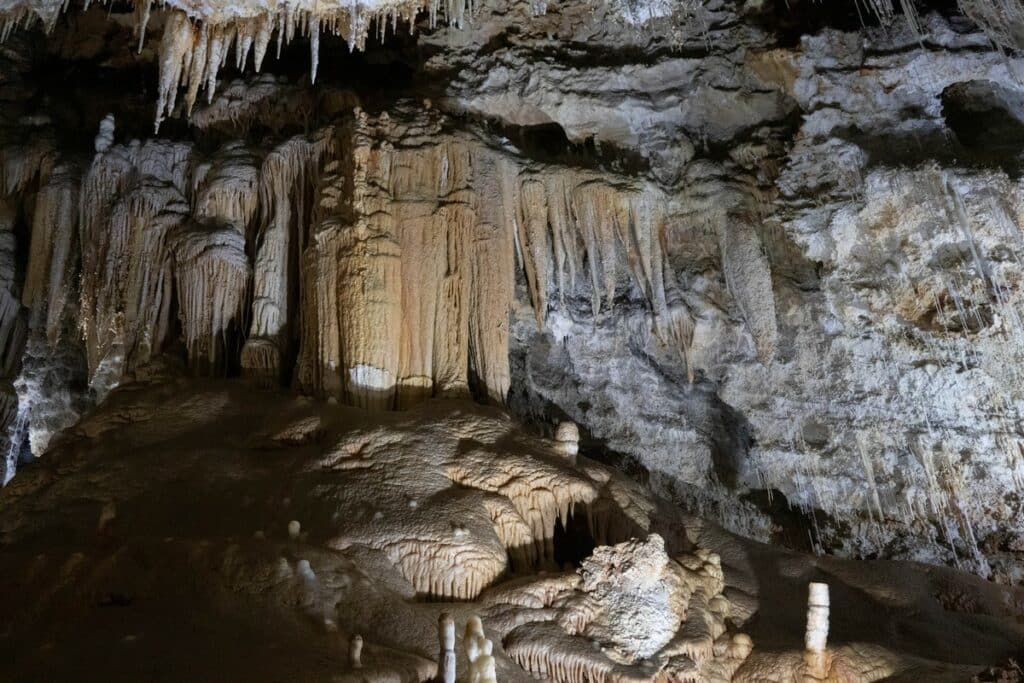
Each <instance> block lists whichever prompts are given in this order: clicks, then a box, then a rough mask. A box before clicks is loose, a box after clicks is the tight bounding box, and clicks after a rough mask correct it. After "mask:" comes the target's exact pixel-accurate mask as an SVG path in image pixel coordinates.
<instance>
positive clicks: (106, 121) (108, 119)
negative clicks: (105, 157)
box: [93, 114, 115, 154]
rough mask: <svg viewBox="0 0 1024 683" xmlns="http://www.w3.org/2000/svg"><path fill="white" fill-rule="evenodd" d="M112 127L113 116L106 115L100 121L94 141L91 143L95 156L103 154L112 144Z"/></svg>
mask: <svg viewBox="0 0 1024 683" xmlns="http://www.w3.org/2000/svg"><path fill="white" fill-rule="evenodd" d="M114 126H115V124H114V115H113V114H107V115H106V116H104V117H103V120H102V121H100V127H99V131H97V133H96V140H95V141H94V143H93V147H94V148H95V150H96V154H103V153H104V152H106V151H107V150H108V149H110V147H111V145H113V144H114Z"/></svg>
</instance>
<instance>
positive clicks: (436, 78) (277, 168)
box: [0, 2, 1024, 581]
mask: <svg viewBox="0 0 1024 683" xmlns="http://www.w3.org/2000/svg"><path fill="white" fill-rule="evenodd" d="M782 5H783V4H782V3H771V2H764V3H754V2H748V3H730V2H706V3H701V4H699V5H685V4H684V5H681V6H679V7H676V6H667V5H666V6H662V5H660V4H658V3H646V4H643V5H642V6H628V7H627V6H625V5H622V6H619V5H618V4H616V3H607V4H603V5H600V6H592V5H589V4H584V3H563V4H560V5H559V6H557V7H555V6H550V7H548V8H547V11H546V12H543V11H538V10H541V9H543V8H539V7H537V6H534V5H530V4H527V3H512V4H506V3H483V4H482V5H480V6H479V7H475V8H474V11H473V12H472V14H471V15H461V14H459V12H460V11H461V10H460V8H458V7H455V6H452V7H448V8H447V10H448V14H447V15H446V19H448V20H449V21H450V23H451V24H452V25H451V26H445V25H442V24H443V22H442V23H441V24H439V23H438V22H437V21H436V17H435V16H433V14H431V15H430V16H428V17H426V18H424V19H422V20H421V21H420V22H419V25H418V26H416V28H417V34H416V36H415V37H414V38H411V39H408V40H409V41H410V42H407V43H403V44H400V45H398V44H397V41H398V40H399V39H398V36H397V33H402V31H401V30H399V31H398V32H397V33H396V32H395V27H394V25H393V23H392V22H393V21H394V20H395V18H396V17H402V18H403V21H408V22H410V23H413V22H415V21H416V20H415V19H414V18H413V17H414V15H413V14H409V13H408V12H406V13H405V14H403V12H402V11H399V10H398V9H396V8H392V7H382V8H377V9H379V10H380V12H378V13H377V14H376V15H374V14H373V13H370V14H367V15H366V17H365V22H366V24H365V26H363V25H358V26H356V25H352V24H351V22H349V23H345V22H346V21H349V20H348V19H345V20H344V21H343V20H342V17H341V15H338V16H333V15H332V16H326V15H324V16H321V15H316V14H314V13H306V14H303V13H302V12H296V13H294V16H293V15H292V14H288V16H284V15H278V14H268V15H261V16H257V17H255V18H253V17H247V18H244V19H238V18H237V17H233V16H229V14H217V15H210V16H207V17H205V18H204V20H203V21H201V22H198V23H195V22H188V21H186V20H185V19H184V18H183V16H184V15H182V14H181V12H179V11H177V10H175V9H170V10H167V11H158V10H157V9H156V8H149V7H148V5H147V6H146V7H144V8H138V9H137V10H136V11H135V12H123V11H121V12H113V13H112V18H110V19H108V18H107V17H106V16H105V15H106V14H107V12H105V11H104V10H103V9H101V8H93V9H91V10H89V11H88V12H84V13H83V12H80V11H71V12H69V13H67V14H64V15H58V14H55V15H54V18H53V20H52V22H46V23H49V24H52V31H51V33H50V34H49V35H50V37H49V38H48V39H44V38H43V34H42V33H41V32H40V31H35V32H33V31H20V30H19V31H12V32H11V34H10V36H9V37H8V38H7V42H6V43H4V46H3V48H2V50H3V52H2V59H3V60H4V61H3V67H4V68H3V73H4V76H3V79H2V81H0V95H2V99H3V101H4V102H5V103H10V106H5V107H4V111H3V113H2V114H0V117H2V119H0V127H2V133H0V140H2V143H0V162H2V163H0V169H2V174H3V175H2V178H0V180H2V182H0V188H2V190H3V198H2V203H0V271H2V272H0V275H2V278H0V341H2V342H3V354H2V358H3V377H4V382H3V386H4V389H3V394H2V395H3V397H4V399H3V404H2V407H3V415H4V416H5V417H4V420H5V424H6V425H8V427H7V428H8V430H9V434H10V436H9V442H10V444H11V445H10V446H8V447H6V448H7V458H6V461H5V462H6V465H5V468H6V472H7V475H6V476H10V474H11V473H12V472H13V470H14V468H15V465H16V462H17V461H18V460H19V459H25V458H27V457H28V452H29V451H31V453H32V454H35V455H36V456H38V455H41V454H42V453H43V452H45V449H46V446H47V442H48V441H49V439H51V438H52V437H53V435H54V434H56V433H57V432H59V430H60V429H62V428H64V427H66V426H68V425H70V424H73V423H74V422H75V421H76V420H77V419H78V416H79V415H80V414H81V413H82V411H84V410H85V409H86V408H87V406H88V405H90V404H92V403H95V402H96V401H99V400H102V398H103V396H104V395H105V394H106V392H108V391H109V389H110V388H111V387H112V386H115V385H117V384H119V383H122V382H125V381H129V380H130V379H132V378H133V377H139V376H143V375H147V376H148V375H150V374H153V373H161V372H165V371H167V368H168V367H169V366H170V367H173V366H179V367H180V368H183V369H185V370H186V371H188V372H192V373H196V374H210V375H225V374H241V375H244V376H248V377H251V378H253V380H254V382H255V383H256V384H258V385H260V386H264V387H271V388H273V387H280V386H284V387H289V388H292V389H294V390H297V391H301V392H303V393H307V394H311V395H314V396H318V397H320V398H323V399H327V400H337V401H341V402H345V403H350V404H353V405H358V406H362V407H366V408H378V409H381V408H383V409H401V408H406V407H409V406H411V405H413V404H415V403H416V402H419V401H422V400H424V399H426V398H428V397H431V396H451V395H456V396H457V395H473V396H475V397H476V398H478V399H479V400H481V401H490V402H495V403H507V404H508V406H509V407H510V408H511V409H512V410H513V411H514V412H515V413H516V414H517V415H518V416H519V417H520V419H522V420H523V421H524V422H526V423H528V424H532V425H533V426H534V427H535V428H537V429H539V430H541V431H545V430H550V429H551V425H552V424H553V423H554V421H556V420H557V419H560V418H563V417H566V416H567V417H570V418H572V419H573V420H575V421H576V422H577V423H579V424H580V426H581V428H582V430H583V432H584V440H583V445H584V449H585V450H586V451H587V452H589V453H592V454H594V455H597V456H599V457H601V458H604V459H606V460H608V461H614V462H616V463H618V464H619V465H620V466H622V467H623V468H625V469H627V470H628V471H630V472H632V473H633V474H635V475H636V476H637V477H638V478H641V479H643V480H644V481H646V482H647V483H648V484H649V485H651V486H652V487H654V488H655V489H656V490H657V491H658V492H659V493H662V494H666V495H668V496H669V497H671V498H672V499H673V500H675V501H676V502H678V503H679V504H681V505H685V506H687V507H689V508H691V509H696V510H697V511H700V512H702V513H704V514H708V515H711V516H713V517H715V518H717V519H719V520H720V521H722V522H724V523H725V524H726V525H727V526H728V527H730V528H732V529H734V530H736V531H739V532H741V533H743V534H745V535H748V536H751V537H754V538H758V539H762V540H768V539H771V538H775V539H777V540H778V539H782V540H784V541H785V542H786V543H789V544H791V545H796V546H799V547H804V548H809V549H814V550H816V551H818V552H830V553H838V554H842V555H847V556H858V557H862V556H880V557H899V558H912V559H918V560H923V561H927V562H936V563H948V564H957V565H960V566H963V567H965V568H968V569H970V570H972V571H975V572H977V573H979V574H981V575H983V576H988V577H994V578H997V579H1000V580H1005V581H1018V580H1019V579H1020V578H1021V577H1020V576H1018V575H1017V574H1016V573H1015V572H1019V569H1014V568H1013V567H1014V563H1015V558H1017V557H1019V553H1020V552H1021V551H1022V550H1024V546H1022V545H1021V541H1020V538H1021V533H1022V531H1024V528H1022V526H1021V525H1022V522H1021V521H1020V520H1021V519H1022V515H1021V514H1020V512H1021V510H1020V505H1021V502H1020V496H1019V491H1020V488H1021V486H1022V484H1024V446H1022V445H1021V444H1022V439H1024V433H1022V428H1021V422H1020V410H1021V406H1022V400H1024V396H1022V394H1021V388H1020V386H1021V385H1020V382H1019V381H1018V378H1017V373H1018V370H1017V368H1019V367H1021V364H1020V361H1021V358H1020V355H1021V353H1024V346H1022V344H1021V337H1020V335H1021V333H1022V332H1024V329H1022V322H1021V320H1022V319H1021V316H1022V313H1021V305H1020V304H1021V297H1022V294H1021V285H1022V283H1021V275H1022V274H1021V262H1020V250H1021V248H1022V245H1021V239H1022V237H1021V225H1022V220H1024V215H1022V213H1021V212H1022V210H1024V203H1022V201H1024V196H1022V188H1021V185H1020V165H1019V152H1018V150H1019V144H1018V143H1019V141H1020V140H1021V139H1022V138H1021V137H1020V135H1021V131H1022V130H1024V128H1022V127H1021V126H1022V122H1024V119H1022V117H1024V91H1022V88H1021V86H1020V83H1019V80H1018V77H1017V76H1018V74H1019V73H1021V71H1020V69H1021V66H1022V65H1021V63H1020V60H1019V59H1018V58H1017V57H1015V56H1014V53H1013V52H1012V51H1010V52H1007V50H1012V48H1014V45H1013V44H1012V40H1010V39H1008V38H1006V37H1005V36H1003V37H1002V38H1001V37H1000V36H1002V35H1003V34H1000V33H999V32H998V31H994V29H993V27H992V23H991V22H986V21H984V17H980V19H981V21H980V26H981V28H982V29H987V33H986V32H985V31H983V30H980V29H979V26H978V25H976V24H974V23H972V22H971V21H970V20H969V19H968V18H967V17H964V16H962V14H961V12H960V11H959V10H958V9H957V8H955V7H951V6H948V5H943V6H936V7H935V8H929V7H922V8H921V14H920V16H918V17H916V18H915V19H914V20H913V21H908V17H906V16H902V15H900V14H899V13H898V12H897V13H894V14H892V15H891V16H887V17H886V16H881V17H877V16H870V17H866V18H865V17H862V18H861V19H863V21H864V22H865V24H866V25H862V24H861V23H860V21H858V20H857V19H856V18H851V14H850V12H849V11H847V10H849V9H850V8H846V9H842V8H825V7H819V6H816V5H814V3H795V4H794V7H792V8H786V7H783V6H782ZM963 9H968V8H963ZM225 12H227V10H225ZM36 14H38V12H37V13H36ZM10 16H14V15H13V14H12V15H10ZM19 16H20V19H19V22H21V23H24V22H25V21H26V20H27V19H28V18H31V17H32V16H35V15H34V14H32V13H31V12H30V13H29V14H24V13H23V14H22V15H19ZM972 16H974V18H975V19H976V20H977V19H979V17H978V16H976V13H975V15H972ZM268 17H269V18H268ZM374 17H375V18H374ZM44 18H45V17H44ZM371 19H373V21H371ZM404 26H405V25H404V24H403V27H404ZM132 27H134V28H135V35H133V33H132V31H131V30H130V29H131V28H132ZM385 27H386V30H387V31H389V32H390V34H389V35H388V36H387V37H385V38H383V39H382V38H379V37H378V34H377V33H376V31H377V30H378V29H379V30H384V29H385ZM997 28H998V27H997ZM321 29H323V30H324V35H323V36H322V37H321V35H320V32H321ZM332 33H339V34H341V37H342V38H344V39H345V40H344V43H348V44H349V46H351V47H359V48H364V49H365V51H364V52H362V53H354V54H356V55H364V56H362V57H360V56H348V57H342V56H338V53H336V52H334V51H333V49H334V48H332V44H333V43H332V41H337V38H336V37H335V36H333V35H331V34H332ZM1004 33H1005V32H1004ZM96 35H106V36H109V40H106V41H97V40H96V38H95V36H96ZM271 38H273V39H274V40H276V39H278V38H279V39H280V41H281V44H282V47H280V48H277V47H276V45H274V44H273V43H272V42H270V41H271ZM993 39H994V40H995V43H996V44H995V45H994V44H993ZM367 41H368V42H367ZM338 42H341V41H338ZM344 43H343V44H342V49H343V50H344V51H346V52H347V49H348V47H346V46H345V45H344ZM140 44H141V46H142V47H141V50H140V49H139V45H140ZM389 45H390V46H391V47H388V46H389ZM396 45H397V46H396ZM275 49H276V51H275ZM253 53H254V54H253ZM250 54H253V56H254V57H255V59H254V63H253V67H259V66H262V67H263V72H264V73H262V74H259V75H256V74H253V73H251V72H252V68H250V67H248V66H247V65H248V59H249V55H250ZM374 55H377V57H375V58H374V57H373V56H374ZM346 60H356V61H346ZM360 60H364V61H360ZM374 60H376V65H375V66H374V65H372V64H373V63H374ZM382 63H383V64H386V65H388V66H387V69H388V70H387V71H383V72H380V71H373V69H379V68H380V64H382ZM72 64H77V65H79V66H80V68H82V69H83V70H85V69H89V70H92V71H96V72H97V73H107V74H110V78H109V81H108V82H107V83H106V84H104V83H102V82H99V83H95V84H93V85H95V87H93V88H91V89H90V88H86V86H81V87H80V88H78V89H76V88H74V87H71V88H67V89H66V91H62V90H61V89H60V88H57V87H55V86H54V83H53V79H52V78H49V79H47V78H40V77H39V76H40V74H47V73H52V71H53V69H54V68H56V66H55V65H60V66H62V67H68V66H69V65H72ZM100 65H102V66H100ZM272 65H274V66H272ZM275 66H276V67H277V68H278V69H279V71H280V73H281V75H279V76H275V75H274V74H273V73H267V71H273V69H274V68H275ZM362 69H365V70H366V71H365V72H366V73H387V74H389V75H390V76H389V78H390V77H391V76H393V81H392V83H393V87H394V88H396V89H397V93H396V92H393V91H388V90H387V88H386V87H381V85H382V84H381V83H378V82H373V81H372V79H371V82H369V83H366V82H361V81H360V80H359V79H358V77H357V76H355V75H352V74H353V73H354V72H355V71H356V70H362ZM296 71H297V72H299V73H298V74H295V73H293V72H296ZM407 71H411V72H413V73H415V78H413V79H411V80H410V81H408V82H406V81H405V80H404V77H403V76H401V75H399V74H404V73H406V72H407ZM302 72H305V73H302ZM124 74H134V76H133V78H137V80H138V82H139V84H140V88H139V90H140V91H142V93H143V94H142V95H139V94H138V93H132V94H130V95H129V94H125V93H124V92H123V90H124V88H122V87H118V86H117V85H116V83H117V82H118V78H124ZM314 80H316V81H317V83H316V85H315V86H313V85H311V81H314ZM378 80H388V79H378ZM111 83H114V84H115V85H113V86H111ZM79 102H82V103H85V102H88V103H89V104H88V105H87V106H86V105H83V106H75V105H76V104H77V103H79ZM154 110H155V112H156V114H155V116H154ZM108 113H111V114H112V116H111V117H110V118H107V117H106V115H107V114H108ZM154 120H155V121H156V122H157V124H158V125H159V131H160V132H159V135H158V136H156V137H153V136H152V133H150V132H149V131H150V130H151V124H152V123H153V122H154ZM134 138H138V139H134Z"/></svg>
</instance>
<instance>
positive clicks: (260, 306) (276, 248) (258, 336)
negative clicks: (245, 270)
mask: <svg viewBox="0 0 1024 683" xmlns="http://www.w3.org/2000/svg"><path fill="white" fill-rule="evenodd" d="M334 149H335V137H334V134H333V130H324V131H321V132H320V133H318V134H317V135H316V137H315V138H314V139H313V140H312V141H311V140H307V139H306V138H305V137H303V136H295V137H293V138H291V139H289V140H287V141H285V142H284V143H282V144H281V145H278V146H277V147H276V148H274V149H273V150H272V151H271V152H270V153H269V154H268V155H267V157H266V158H265V159H264V160H263V165H262V167H261V170H260V186H259V203H260V206H261V207H262V219H261V224H260V239H259V250H258V251H257V253H256V260H255V263H254V266H253V302H252V322H251V327H250V329H249V337H248V339H247V340H246V342H245V346H244V347H243V348H242V358H241V365H242V372H243V373H245V374H246V375H249V376H252V377H255V378H256V379H258V380H261V381H264V382H265V383H266V384H268V385H271V386H273V385H276V384H277V383H278V382H279V381H280V380H281V377H282V371H283V359H284V358H285V357H287V353H288V346H289V341H290V339H289V338H290V330H291V320H292V318H293V317H294V315H295V313H294V311H292V304H293V301H294V300H295V299H296V298H297V295H296V292H297V284H298V283H296V282H293V279H294V278H293V276H292V266H291V264H292V263H293V262H295V260H296V258H295V257H294V256H293V254H300V253H302V251H303V249H304V248H305V226H306V224H307V222H308V215H309V213H310V211H309V209H308V207H307V206H306V201H305V197H306V195H307V193H309V192H311V190H312V187H313V186H314V185H315V184H316V180H317V178H318V176H319V168H320V164H321V160H322V159H324V158H325V157H330V156H333V154H334ZM335 164H336V162H335ZM325 196H327V195H325Z"/></svg>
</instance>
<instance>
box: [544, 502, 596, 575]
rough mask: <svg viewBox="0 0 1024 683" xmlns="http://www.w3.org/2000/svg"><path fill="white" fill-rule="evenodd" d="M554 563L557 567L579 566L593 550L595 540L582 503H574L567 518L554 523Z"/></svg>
mask: <svg viewBox="0 0 1024 683" xmlns="http://www.w3.org/2000/svg"><path fill="white" fill-rule="evenodd" d="M553 543H554V549H555V564H557V565H558V566H559V567H562V568H566V567H579V566H580V563H581V562H583V560H585V559H586V558H587V557H589V556H590V554H591V553H592V552H594V548H596V547H597V541H595V540H594V536H593V534H591V533H590V525H589V524H588V523H587V512H586V509H585V508H584V506H583V505H582V504H576V505H574V506H573V509H572V510H570V511H569V519H567V520H565V522H564V523H563V520H561V519H560V520H558V521H557V522H556V523H555V535H554V541H553Z"/></svg>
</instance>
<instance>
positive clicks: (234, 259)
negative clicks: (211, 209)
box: [168, 222, 250, 374]
mask: <svg viewBox="0 0 1024 683" xmlns="http://www.w3.org/2000/svg"><path fill="white" fill-rule="evenodd" d="M168 242H169V246H170V250H171V252H172V253H173V254H174V267H173V270H174V277H175V282H176V285H177V294H178V305H179V315H180V318H181V326H182V330H183V331H184V335H185V344H186V346H187V348H188V356H189V366H190V367H191V368H192V369H193V371H196V372H199V373H202V374H223V373H224V372H225V371H226V369H227V367H228V363H229V359H230V355H229V354H231V352H232V351H233V350H234V348H235V347H234V346H233V342H235V341H237V338H238V336H239V335H240V334H241V331H242V330H243V327H242V326H243V322H244V320H245V315H246V306H247V304H248V302H249V299H248V289H249V275H250V268H249V261H248V258H247V257H246V253H245V235H243V234H242V233H241V232H239V230H238V229H236V228H235V227H233V226H227V227H222V226H218V225H211V224H202V223H194V222H193V223H186V224H184V225H182V226H180V227H179V228H178V229H177V230H176V231H174V233H173V234H171V235H170V236H169V237H168Z"/></svg>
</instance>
